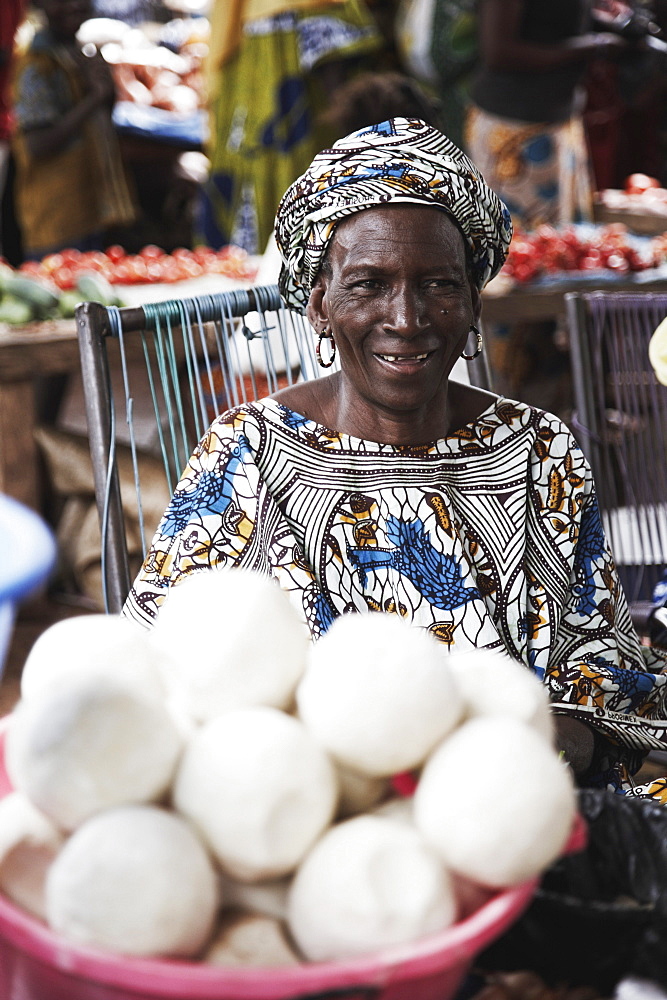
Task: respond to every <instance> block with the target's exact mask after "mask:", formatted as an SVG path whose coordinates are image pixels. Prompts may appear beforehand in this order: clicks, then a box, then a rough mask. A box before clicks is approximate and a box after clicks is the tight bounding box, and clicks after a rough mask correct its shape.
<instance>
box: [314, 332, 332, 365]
mask: <svg viewBox="0 0 667 1000" xmlns="http://www.w3.org/2000/svg"><path fill="white" fill-rule="evenodd" d="M323 340H330V341H331V348H330V350H331V355H330V357H329V360H328V361H324V359H323V358H322V341H323ZM315 354H316V355H317V363H318V365H319V366H320V368H331V366H332V364H333V363H334V360H335V358H336V341H335V340H334V339H333V337H332V335H331V330H329V329H327V327H326V326H325V327H324V329H323V330H322V331H321V333H320V335H319V337H318V338H317V343H316V344H315Z"/></svg>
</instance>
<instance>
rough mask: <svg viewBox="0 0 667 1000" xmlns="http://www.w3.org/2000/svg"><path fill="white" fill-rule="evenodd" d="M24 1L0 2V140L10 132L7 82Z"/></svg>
mask: <svg viewBox="0 0 667 1000" xmlns="http://www.w3.org/2000/svg"><path fill="white" fill-rule="evenodd" d="M23 6H24V0H0V140H3V139H5V140H6V139H8V138H9V135H10V132H11V123H12V115H11V100H10V96H9V80H10V75H11V68H12V64H11V56H12V49H13V47H14V35H15V34H16V29H17V28H18V26H19V24H20V23H21V19H22V17H23Z"/></svg>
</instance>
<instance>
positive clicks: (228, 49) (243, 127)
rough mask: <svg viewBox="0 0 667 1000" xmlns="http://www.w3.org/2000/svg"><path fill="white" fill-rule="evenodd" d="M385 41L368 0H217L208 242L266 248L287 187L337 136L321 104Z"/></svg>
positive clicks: (205, 223)
mask: <svg viewBox="0 0 667 1000" xmlns="http://www.w3.org/2000/svg"><path fill="white" fill-rule="evenodd" d="M384 45H385V42H384V40H383V38H382V35H381V33H380V31H379V30H378V27H377V24H376V22H375V20H374V18H373V16H372V14H371V12H370V10H369V8H368V7H367V6H366V4H365V2H364V0H215V2H214V5H213V9H212V11H211V37H210V49H209V57H208V66H207V87H208V107H209V124H210V139H209V143H208V149H207V153H208V156H209V159H210V163H211V169H210V176H209V179H208V181H207V183H206V184H205V185H204V188H203V192H202V202H201V211H200V219H199V223H198V225H197V229H198V230H199V233H198V236H199V238H200V239H201V240H202V242H204V243H206V244H208V245H209V246H213V247H216V248H218V247H221V246H224V245H226V244H229V243H234V244H236V245H238V246H241V247H243V248H244V249H245V250H247V251H248V252H249V253H253V254H256V253H263V251H264V249H265V247H266V244H267V241H268V239H269V237H270V236H271V233H272V230H273V221H274V216H275V212H276V208H277V207H278V202H279V201H280V198H281V196H282V194H283V192H284V191H285V188H286V187H287V186H288V185H289V184H290V183H291V182H292V181H293V180H294V178H295V177H297V176H298V175H299V174H300V173H301V172H302V171H303V170H305V168H306V166H307V165H308V163H309V162H310V160H311V159H312V157H313V155H314V154H315V153H316V152H317V151H318V150H320V149H322V148H324V147H325V146H326V145H327V144H329V143H330V142H333V141H334V139H335V138H336V136H335V135H332V134H331V133H330V132H329V131H328V129H327V127H326V124H324V123H322V121H320V119H319V115H320V112H321V111H322V110H323V109H324V108H325V107H327V106H328V105H331V104H332V103H333V102H334V101H335V98H334V97H333V95H334V93H335V92H336V90H337V88H338V87H339V86H340V85H342V83H344V82H345V81H346V80H347V79H349V76H350V74H351V73H352V72H354V71H356V70H357V69H358V68H369V65H368V63H366V64H365V61H367V60H368V59H369V57H371V56H373V55H375V54H377V53H379V52H380V51H381V50H382V48H383V46H384Z"/></svg>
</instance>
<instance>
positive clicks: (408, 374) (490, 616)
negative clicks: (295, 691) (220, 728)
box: [124, 118, 667, 801]
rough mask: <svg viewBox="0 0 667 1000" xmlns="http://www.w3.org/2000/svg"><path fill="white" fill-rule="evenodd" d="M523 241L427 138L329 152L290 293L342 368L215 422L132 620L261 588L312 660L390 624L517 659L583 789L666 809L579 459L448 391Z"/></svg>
mask: <svg viewBox="0 0 667 1000" xmlns="http://www.w3.org/2000/svg"><path fill="white" fill-rule="evenodd" d="M511 233H512V229H511V222H510V218H509V213H508V212H507V210H506V208H505V206H504V205H503V203H502V202H501V201H500V200H499V199H498V198H497V196H496V195H495V194H494V193H493V192H492V191H491V190H490V189H489V188H488V186H487V185H486V184H485V182H484V180H483V178H482V176H481V174H480V173H479V171H478V170H477V168H476V167H475V166H474V165H473V164H472V163H471V161H470V160H469V159H468V158H467V157H466V156H465V155H464V154H463V153H462V152H461V151H460V150H459V149H458V148H457V147H456V146H454V145H453V143H451V142H450V140H449V139H447V138H446V137H445V136H444V135H442V134H441V133H440V132H438V131H437V130H436V129H434V128H432V127H431V126H429V125H427V124H426V123H424V122H422V121H420V120H418V119H403V118H397V119H392V120H390V121H388V122H383V123H380V124H378V125H374V126H369V127H368V128H366V129H362V130H360V131H358V132H356V133H353V134H352V135H350V136H347V137H345V138H344V139H341V140H339V141H338V142H336V143H335V144H334V146H333V147H332V148H331V149H328V150H324V151H323V152H322V153H320V154H318V155H317V156H316V157H315V158H314V160H313V162H312V164H311V166H310V167H309V168H308V170H307V171H306V172H305V173H304V174H303V175H302V176H301V177H300V178H299V179H298V180H296V181H295V182H294V183H293V184H292V185H291V186H290V187H289V188H288V190H287V192H286V194H285V195H284V197H283V199H282V201H281V204H280V207H279V209H278V213H277V218H276V241H277V244H278V247H279V249H280V252H281V255H282V259H283V267H282V271H281V276H280V287H281V292H282V295H283V297H284V299H285V302H286V303H287V305H288V306H290V307H291V308H294V309H300V310H305V311H306V312H307V315H308V318H309V320H310V323H311V325H312V326H313V328H314V330H315V331H316V332H317V334H318V338H319V339H318V356H319V357H320V360H321V363H322V364H323V365H328V364H329V361H330V358H331V356H332V355H333V353H335V352H337V353H338V355H339V357H340V368H339V369H338V370H335V371H333V373H332V374H329V375H327V376H325V377H322V378H319V379H314V380H311V381H306V382H302V383H299V384H297V385H295V386H291V387H289V388H287V389H283V390H281V391H279V392H277V393H275V394H274V395H273V396H271V397H268V398H266V399H261V400H259V401H256V402H252V403H249V404H245V405H242V406H239V407H237V408H235V409H233V410H230V411H228V412H226V413H223V414H221V415H220V416H219V417H217V418H216V419H215V420H214V421H213V423H212V425H211V427H210V428H209V430H208V432H207V433H206V434H205V435H204V437H203V439H202V440H201V442H200V443H199V445H198V447H197V448H196V450H195V452H194V454H193V455H192V457H191V459H190V461H189V463H188V465H187V467H186V469H185V471H184V473H183V476H182V478H181V481H180V483H179V485H178V487H177V489H176V491H175V493H174V496H173V499H172V501H171V503H170V505H169V507H168V509H167V511H166V512H165V514H164V517H163V519H162V521H161V523H160V525H159V526H158V529H157V533H156V535H155V538H154V539H153V542H152V545H151V547H150V550H149V552H148V555H147V558H146V560H145V563H144V566H143V568H142V570H141V572H140V574H139V576H138V578H137V580H136V581H135V583H134V586H133V588H132V591H131V593H130V596H129V597H128V600H127V603H126V605H125V609H124V613H125V614H126V615H128V616H131V617H133V618H135V619H137V620H138V621H139V622H142V623H143V624H145V625H146V626H150V625H151V623H152V622H153V621H154V620H155V618H156V616H157V614H158V609H159V607H160V604H161V602H162V601H163V600H164V597H165V595H166V593H167V590H168V588H169V587H170V586H172V585H174V584H178V582H179V581H180V580H182V579H183V578H184V576H186V575H187V574H189V573H193V572H199V571H201V570H207V569H210V568H211V567H224V566H230V567H235V566H244V567H248V568H252V569H255V570H259V571H261V572H263V573H266V574H268V575H270V576H272V577H274V578H275V579H276V580H277V581H278V582H279V584H280V585H281V587H283V588H284V589H285V590H286V591H287V592H288V594H289V595H290V597H291V599H292V601H293V602H294V604H295V606H296V607H297V608H298V609H299V611H300V613H301V615H302V616H303V618H304V620H305V621H306V622H307V624H308V626H309V628H310V631H311V633H312V636H313V638H314V639H315V640H316V639H317V638H318V637H319V636H320V635H322V634H323V633H324V632H325V631H326V629H327V628H328V626H329V625H330V624H331V622H332V621H333V620H334V619H335V618H336V617H337V616H338V615H342V614H348V613H353V612H356V613H368V612H371V611H375V612H385V613H392V614H400V615H403V616H404V617H406V618H408V619H409V620H410V621H411V622H412V623H413V624H414V625H415V626H418V627H421V628H424V629H427V630H428V631H429V632H431V633H432V634H433V635H435V636H436V637H437V638H438V639H439V640H440V641H441V642H443V643H444V644H445V645H446V646H447V647H448V648H449V649H451V650H454V649H456V650H465V649H470V648H476V647H484V648H488V649H498V650H505V651H506V652H507V653H508V654H509V655H510V656H512V657H513V658H514V659H516V660H518V661H520V662H521V663H523V664H525V666H526V668H528V669H529V670H531V671H533V672H534V673H535V674H536V675H537V676H538V677H540V678H541V679H542V680H543V681H544V683H545V685H546V686H547V688H548V691H549V694H550V698H551V701H552V705H553V711H554V713H555V719H556V728H557V736H558V740H559V743H560V746H561V747H562V748H563V750H564V751H565V755H566V757H567V759H568V760H569V761H570V763H571V764H572V767H573V769H574V771H575V773H576V775H577V777H578V780H579V781H580V782H581V783H583V784H587V785H598V786H612V787H614V788H616V789H618V790H619V791H624V792H626V793H629V794H643V795H651V796H653V797H654V798H658V799H664V800H665V801H667V780H662V779H660V780H657V781H655V782H653V783H652V785H651V786H650V787H640V786H635V785H634V784H633V779H632V774H633V773H636V771H637V769H638V768H639V766H640V764H641V761H642V759H643V758H644V756H645V755H646V753H647V751H648V750H650V749H651V748H654V747H655V748H658V747H663V746H665V744H666V743H667V707H666V704H665V701H666V687H665V685H666V684H667V673H666V672H665V668H666V667H667V655H666V654H665V653H664V652H661V651H659V650H653V649H650V648H647V647H642V646H641V645H640V643H639V640H638V638H637V635H636V634H635V632H634V630H633V627H632V624H631V620H630V617H629V614H628V608H627V604H626V600H625V597H624V595H623V592H622V589H621V586H620V584H619V580H618V576H617V574H616V570H615V567H614V564H613V561H612V558H611V555H610V553H609V549H608V547H607V543H606V539H605V536H604V532H603V529H602V525H601V522H600V516H599V512H598V506H597V501H596V497H595V487H594V484H593V481H592V477H591V472H590V469H589V467H588V464H587V462H586V459H585V458H584V455H583V453H582V451H581V449H580V448H579V446H578V445H577V443H576V441H575V440H574V438H573V437H572V435H571V433H570V431H569V430H568V428H567V427H566V426H565V425H564V424H563V423H562V422H561V421H560V420H559V419H558V418H557V417H555V416H553V415H552V414H549V413H546V412H544V411H541V410H539V409H536V408H535V407H532V406H529V405H527V404H524V403H521V402H517V401H515V400H511V399H506V398H504V397H499V396H496V395H494V394H492V393H490V392H486V391H483V390H481V389H479V388H476V387H474V386H471V385H465V384H462V383H459V382H457V381H454V380H452V379H451V378H450V373H451V371H452V368H453V366H454V364H455V361H456V359H457V357H458V356H459V355H460V354H461V353H464V356H466V345H467V342H468V340H469V339H470V338H471V339H472V350H473V352H474V351H476V350H479V349H480V346H481V337H480V335H479V333H478V331H477V327H476V324H477V322H478V320H479V317H480V312H481V296H480V290H481V289H482V287H483V286H484V284H485V283H486V282H487V281H488V280H489V279H490V278H491V277H492V276H493V275H494V274H496V273H497V271H498V270H499V269H500V267H501V266H502V263H503V260H504V258H505V254H506V252H507V248H508V246H509V242H510V239H511ZM467 356H470V355H469V354H468V355H467Z"/></svg>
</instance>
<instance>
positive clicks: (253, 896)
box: [220, 872, 291, 920]
mask: <svg viewBox="0 0 667 1000" xmlns="http://www.w3.org/2000/svg"><path fill="white" fill-rule="evenodd" d="M290 883H291V878H290V877H289V876H287V877H285V878H276V879H269V880H268V881H266V882H239V881H238V879H235V878H231V877H230V876H229V875H225V873H224V872H223V873H222V875H221V878H220V887H221V892H222V898H223V900H224V904H225V907H229V908H230V909H236V910H244V911H246V912H248V913H260V914H262V916H265V917H272V918H273V919H274V920H285V919H286V918H287V893H288V891H289V887H290Z"/></svg>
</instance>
